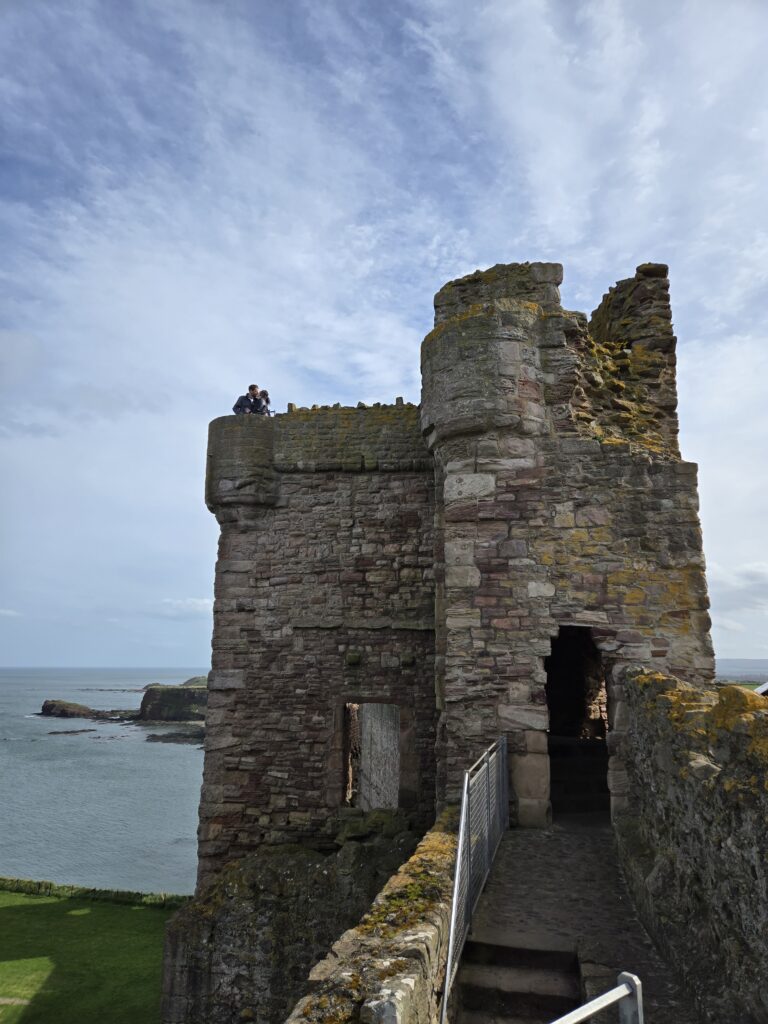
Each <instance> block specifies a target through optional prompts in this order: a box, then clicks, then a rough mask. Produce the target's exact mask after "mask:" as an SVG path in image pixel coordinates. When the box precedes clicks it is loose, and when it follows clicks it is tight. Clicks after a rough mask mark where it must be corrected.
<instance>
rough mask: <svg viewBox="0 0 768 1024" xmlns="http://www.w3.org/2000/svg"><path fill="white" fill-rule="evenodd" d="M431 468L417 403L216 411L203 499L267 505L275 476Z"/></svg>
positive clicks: (210, 503) (271, 500) (273, 492)
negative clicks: (269, 412) (268, 412)
mask: <svg viewBox="0 0 768 1024" xmlns="http://www.w3.org/2000/svg"><path fill="white" fill-rule="evenodd" d="M431 470H432V459H431V456H430V454H429V452H428V450H427V448H426V445H425V443H424V441H423V439H422V436H421V429H420V425H419V408H418V406H416V405H411V404H401V405H381V406H373V407H365V408H349V407H346V408H345V407H339V408H320V409H311V410H310V409H301V410H297V411H294V412H291V413H289V414H285V415H278V416H273V417H269V418H267V417H264V416H221V417H219V418H218V419H215V420H213V422H212V423H211V424H210V427H209V431H208V466H207V472H206V504H207V505H208V507H209V508H210V509H212V510H215V509H216V508H217V507H219V506H221V505H237V504H240V505H262V504H273V503H274V501H275V500H276V494H277V478H278V477H279V476H280V475H281V474H290V473H332V472H352V473H361V472H385V473H386V472H431Z"/></svg>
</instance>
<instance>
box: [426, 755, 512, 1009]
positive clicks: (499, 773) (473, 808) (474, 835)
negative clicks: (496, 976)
mask: <svg viewBox="0 0 768 1024" xmlns="http://www.w3.org/2000/svg"><path fill="white" fill-rule="evenodd" d="M508 826H509V772H508V768H507V738H506V736H502V737H501V739H499V740H497V741H496V742H495V743H494V744H493V745H492V746H490V747H488V749H487V750H486V751H485V753H484V754H482V756H481V757H479V758H478V760H477V761H475V763H474V764H473V765H472V767H471V768H470V769H469V770H468V771H466V772H464V788H463V791H462V796H461V817H460V819H459V841H458V846H457V849H456V871H455V873H454V877H453V901H452V903H451V926H450V931H449V934H448V959H447V961H446V965H445V985H444V986H443V1003H442V1006H441V1009H440V1024H445V1020H446V1014H447V1013H448V996H449V995H450V992H451V986H452V985H453V980H454V978H455V977H456V971H457V970H458V967H459V961H460V960H461V953H462V950H463V949H464V943H465V942H466V939H467V935H468V934H469V929H470V927H471V925H472V914H473V913H474V911H475V907H476V906H477V901H478V899H479V898H480V893H481V892H482V891H483V886H484V885H485V881H486V879H487V878H488V873H489V872H490V870H491V864H493V858H494V857H495V856H496V851H497V850H498V848H499V843H500V842H501V837H502V835H503V834H504V831H505V830H506V829H507V827H508Z"/></svg>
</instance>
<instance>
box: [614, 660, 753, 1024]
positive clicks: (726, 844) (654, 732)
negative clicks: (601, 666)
mask: <svg viewBox="0 0 768 1024" xmlns="http://www.w3.org/2000/svg"><path fill="white" fill-rule="evenodd" d="M619 684H620V685H622V684H623V689H624V691H625V699H626V700H627V703H628V706H629V713H630V717H631V721H632V728H631V729H630V730H629V731H628V733H627V735H626V736H625V737H624V740H623V755H624V760H625V764H626V767H627V772H628V776H629V784H630V800H629V805H628V808H629V813H627V814H622V815H620V816H619V817H618V818H617V819H616V820H615V821H614V826H615V830H616V836H617V841H618V848H619V855H620V859H621V862H622V867H623V870H624V874H625V878H626V880H627V883H628V885H629V889H630V892H631V894H632V897H633V901H634V903H635V906H636V907H637V910H638V912H639V915H640V917H641V919H642V921H643V923H644V924H645V926H646V928H647V929H648V931H649V932H650V934H651V935H652V936H653V938H654V939H655V941H656V942H657V944H658V945H659V946H660V947H661V949H662V951H663V952H664V953H665V954H666V955H667V956H668V958H669V959H670V961H671V962H673V963H674V964H675V966H676V968H677V970H678V972H679V973H680V975H681V977H682V980H683V982H684V983H685V985H686V987H687V988H688V990H689V992H690V994H691V995H692V996H693V998H694V999H695V1001H696V1002H697V1004H698V1007H699V1011H700V1013H701V1015H702V1019H703V1020H706V1021H708V1022H709V1021H717V1022H721V1021H726V1020H735V1019H739V1020H743V1021H745V1022H747V1021H749V1022H750V1024H751V1022H755V1024H757V1022H760V1021H765V1020H768V929H766V928H765V906H766V901H767V900H768V859H767V858H766V844H765V822H766V820H768V700H766V699H765V698H764V697H761V696H759V695H758V694H755V693H752V692H751V691H750V690H748V689H746V688H744V687H741V686H725V687H722V688H721V689H720V690H718V691H714V690H704V689H698V688H696V687H693V686H691V685H689V684H688V683H685V682H681V681H680V680H679V679H676V678H674V677H672V676H668V675H665V674H663V673H660V672H649V671H648V670H647V669H643V668H641V667H639V666H633V667H630V668H627V669H624V670H622V672H621V674H620V679H619Z"/></svg>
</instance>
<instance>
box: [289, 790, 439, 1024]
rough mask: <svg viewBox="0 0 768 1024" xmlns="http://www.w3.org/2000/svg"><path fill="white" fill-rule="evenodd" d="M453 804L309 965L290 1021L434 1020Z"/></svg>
mask: <svg viewBox="0 0 768 1024" xmlns="http://www.w3.org/2000/svg"><path fill="white" fill-rule="evenodd" d="M457 828H458V809H457V808H456V807H449V808H447V809H446V810H445V811H443V813H442V814H441V815H440V816H439V818H438V819H437V821H436V822H435V824H434V826H433V827H432V828H431V829H430V831H429V832H427V834H426V835H425V836H424V838H423V839H422V841H421V842H420V843H419V845H418V846H417V848H416V850H415V852H414V854H413V856H412V857H411V858H410V859H409V860H407V861H406V862H405V863H404V864H403V865H402V867H401V868H400V869H399V871H398V872H397V874H395V875H393V876H392V878H390V879H389V881H388V882H387V884H386V885H385V886H384V888H383V889H382V890H381V892H380V893H379V894H378V896H377V897H376V899H375V900H374V901H373V904H372V905H371V908H370V910H369V911H368V912H367V913H366V914H365V916H364V917H363V919H362V920H361V921H360V924H358V925H357V926H356V927H355V928H351V929H349V930H348V931H346V932H344V934H343V935H342V936H341V938H340V939H339V940H338V941H337V942H335V943H334V945H333V947H332V948H331V952H330V953H329V954H328V956H327V957H325V959H324V960H321V961H320V962H319V963H318V964H316V965H315V967H314V968H313V969H312V971H311V972H310V975H309V986H308V987H309V991H308V994H307V995H305V996H304V997H303V998H302V999H300V1000H299V1002H298V1003H297V1004H296V1006H295V1007H294V1009H293V1011H292V1012H291V1014H290V1016H289V1017H288V1021H287V1024H347V1022H351V1024H357V1022H360V1024H401V1022H404V1021H407V1022H408V1024H428V1022H431V1021H434V1020H435V1019H436V1017H437V1011H438V1006H439V1001H440V997H441V990H442V984H443V978H444V974H445V961H446V956H447V952H448V930H449V925H450V914H451V895H452V886H453V868H454V863H455V859H456V845H457Z"/></svg>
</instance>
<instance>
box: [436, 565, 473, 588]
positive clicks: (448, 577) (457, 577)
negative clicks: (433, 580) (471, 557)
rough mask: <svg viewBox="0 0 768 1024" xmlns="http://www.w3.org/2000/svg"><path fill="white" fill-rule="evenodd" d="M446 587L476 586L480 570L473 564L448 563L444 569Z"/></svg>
mask: <svg viewBox="0 0 768 1024" xmlns="http://www.w3.org/2000/svg"><path fill="white" fill-rule="evenodd" d="M445 585H446V587H478V586H479V585H480V570H479V569H477V568H475V566H474V565H448V566H446V570H445Z"/></svg>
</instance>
